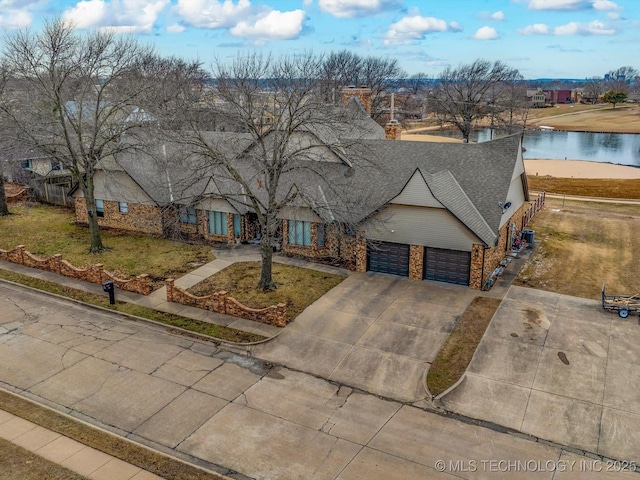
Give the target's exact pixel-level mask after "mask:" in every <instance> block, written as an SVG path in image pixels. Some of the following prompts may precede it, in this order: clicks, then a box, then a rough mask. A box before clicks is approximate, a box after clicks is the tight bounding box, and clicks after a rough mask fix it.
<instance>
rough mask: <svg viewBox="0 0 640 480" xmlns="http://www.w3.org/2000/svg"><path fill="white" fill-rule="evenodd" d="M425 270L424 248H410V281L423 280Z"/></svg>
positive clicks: (411, 246) (414, 246)
mask: <svg viewBox="0 0 640 480" xmlns="http://www.w3.org/2000/svg"><path fill="white" fill-rule="evenodd" d="M423 270H424V247H423V246H422V245H410V246H409V280H422V272H423Z"/></svg>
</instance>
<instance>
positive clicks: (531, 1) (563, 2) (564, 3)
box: [528, 0, 621, 11]
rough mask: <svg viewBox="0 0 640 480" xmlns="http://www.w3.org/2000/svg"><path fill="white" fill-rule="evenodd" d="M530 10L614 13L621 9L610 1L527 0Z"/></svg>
mask: <svg viewBox="0 0 640 480" xmlns="http://www.w3.org/2000/svg"><path fill="white" fill-rule="evenodd" d="M528 7H529V9H530V10H591V9H593V10H598V11H616V10H620V9H621V7H620V6H619V5H618V4H617V3H615V2H613V1H611V0H528Z"/></svg>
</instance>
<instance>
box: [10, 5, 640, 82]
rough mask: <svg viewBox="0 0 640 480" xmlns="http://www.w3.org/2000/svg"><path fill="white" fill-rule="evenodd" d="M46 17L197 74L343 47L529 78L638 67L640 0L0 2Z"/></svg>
mask: <svg viewBox="0 0 640 480" xmlns="http://www.w3.org/2000/svg"><path fill="white" fill-rule="evenodd" d="M53 15H62V16H63V17H64V18H66V19H69V20H72V21H74V22H75V24H76V25H77V27H78V28H80V29H92V28H115V29H117V30H119V31H123V32H129V33H133V34H135V35H138V36H140V37H141V39H142V40H143V41H145V42H149V43H153V44H154V45H155V46H156V47H157V49H158V50H159V51H160V52H162V53H166V54H177V55H181V56H184V57H187V58H190V59H199V60H200V61H202V62H203V64H204V66H207V65H209V64H210V62H211V61H212V59H213V58H215V57H217V58H222V59H224V58H227V57H233V56H235V55H236V53H237V52H238V51H243V50H248V51H253V50H263V51H268V52H272V53H275V54H280V53H287V54H296V53H299V52H305V51H309V50H312V51H313V52H314V53H323V52H327V51H331V50H334V51H338V50H343V49H349V50H352V51H354V52H356V53H358V54H360V55H363V56H367V55H375V56H381V57H393V58H397V59H398V60H399V62H400V64H401V65H402V67H403V68H404V69H405V70H406V71H407V72H408V73H409V74H413V73H418V72H424V73H426V74H428V75H433V76H437V75H438V73H439V72H441V71H442V70H443V69H444V68H445V67H446V66H449V65H453V66H455V65H458V64H460V63H469V62H472V61H473V60H475V59H477V58H485V59H488V60H502V61H504V62H506V63H508V64H509V65H511V66H512V67H515V68H518V69H519V70H520V72H521V73H522V74H523V75H524V76H525V77H526V78H540V77H551V78H585V77H591V76H602V75H604V74H605V73H606V72H607V71H609V70H612V69H615V68H618V67H620V66H624V65H632V66H634V67H636V68H639V69H640V55H639V53H640V0H616V1H613V0H83V1H77V0H0V29H12V28H17V27H24V26H30V27H32V28H35V29H37V28H38V27H39V26H40V25H41V22H42V19H43V18H45V17H51V16H53Z"/></svg>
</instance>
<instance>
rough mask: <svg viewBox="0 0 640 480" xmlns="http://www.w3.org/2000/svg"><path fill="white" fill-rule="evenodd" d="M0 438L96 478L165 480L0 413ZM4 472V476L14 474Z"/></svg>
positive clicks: (44, 429) (39, 427) (32, 424)
mask: <svg viewBox="0 0 640 480" xmlns="http://www.w3.org/2000/svg"><path fill="white" fill-rule="evenodd" d="M0 438H3V439H5V440H8V441H10V442H11V443H13V444H15V445H18V446H20V447H22V448H24V449H26V450H28V451H30V452H32V453H35V454H36V455H38V456H40V457H42V458H45V459H47V460H49V461H51V462H53V463H57V464H59V465H61V466H63V467H65V468H67V469H69V470H71V471H73V472H76V473H79V474H80V475H84V476H86V477H89V478H92V479H96V480H98V479H105V480H162V477H159V476H158V475H155V474H153V473H150V472H147V471H146V470H143V469H141V468H140V467H136V466H135V465H131V464H130V463H127V462H123V461H122V460H120V459H118V458H116V457H114V456H112V455H109V454H107V453H104V452H101V451H100V450H96V449H95V448H91V447H87V446H86V445H83V444H82V443H80V442H76V441H75V440H72V439H71V438H68V437H65V436H64V435H60V434H59V433H56V432H53V431H51V430H48V429H46V428H43V427H41V426H39V425H36V424H35V423H33V422H30V421H28V420H24V419H23V418H20V417H16V416H15V415H13V414H11V413H9V412H5V411H4V410H0ZM5 468H7V467H5ZM10 473H11V471H10V470H9V471H6V470H5V471H4V472H3V474H5V475H6V474H10Z"/></svg>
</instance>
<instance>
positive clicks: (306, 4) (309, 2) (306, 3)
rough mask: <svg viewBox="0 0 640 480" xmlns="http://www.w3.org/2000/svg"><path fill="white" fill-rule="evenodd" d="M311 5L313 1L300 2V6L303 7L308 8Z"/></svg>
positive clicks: (304, 0)
mask: <svg viewBox="0 0 640 480" xmlns="http://www.w3.org/2000/svg"><path fill="white" fill-rule="evenodd" d="M312 3H313V0H302V5H304V6H305V7H308V6H309V5H311V4H312Z"/></svg>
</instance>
